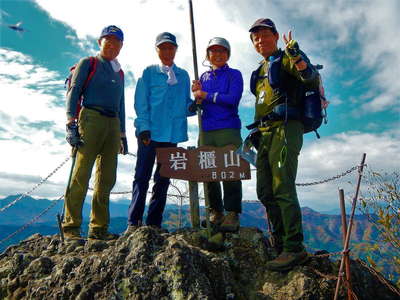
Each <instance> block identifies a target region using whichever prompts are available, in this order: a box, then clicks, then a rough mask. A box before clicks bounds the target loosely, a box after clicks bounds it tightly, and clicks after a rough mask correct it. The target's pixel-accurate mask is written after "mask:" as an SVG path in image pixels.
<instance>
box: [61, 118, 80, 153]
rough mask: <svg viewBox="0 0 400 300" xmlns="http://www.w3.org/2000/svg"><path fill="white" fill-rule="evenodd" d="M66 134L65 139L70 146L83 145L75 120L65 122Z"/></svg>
mask: <svg viewBox="0 0 400 300" xmlns="http://www.w3.org/2000/svg"><path fill="white" fill-rule="evenodd" d="M66 130H67V136H66V137H65V139H66V140H67V142H68V143H69V144H70V145H71V146H72V147H77V148H79V147H80V146H82V145H83V141H82V139H81V136H80V135H79V130H78V124H76V122H72V123H69V124H67V126H66Z"/></svg>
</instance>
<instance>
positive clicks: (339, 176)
mask: <svg viewBox="0 0 400 300" xmlns="http://www.w3.org/2000/svg"><path fill="white" fill-rule="evenodd" d="M364 166H366V165H364ZM359 167H360V166H354V167H352V168H350V169H348V170H347V171H344V172H343V173H341V174H338V175H336V176H333V177H330V178H327V179H323V180H320V181H314V182H309V183H296V185H297V186H310V185H317V184H322V183H327V182H329V181H333V180H337V179H339V178H341V177H344V176H346V175H348V174H350V173H352V172H354V171H355V170H358V168H359Z"/></svg>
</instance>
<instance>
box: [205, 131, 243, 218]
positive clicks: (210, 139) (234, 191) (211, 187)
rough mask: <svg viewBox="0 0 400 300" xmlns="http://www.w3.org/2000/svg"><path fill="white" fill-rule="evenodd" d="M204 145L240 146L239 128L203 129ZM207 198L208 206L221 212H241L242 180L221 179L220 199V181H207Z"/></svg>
mask: <svg viewBox="0 0 400 300" xmlns="http://www.w3.org/2000/svg"><path fill="white" fill-rule="evenodd" d="M203 137H204V145H205V146H214V147H224V146H227V145H231V144H232V145H235V146H237V147H239V146H240V144H241V142H242V138H241V136H240V129H232V128H226V129H219V130H212V131H204V132H203ZM205 184H206V185H207V186H208V199H210V208H212V209H215V210H217V211H220V212H223V211H224V208H225V210H226V211H234V212H237V213H241V212H242V182H241V181H240V180H238V181H223V182H222V186H223V188H224V197H223V201H222V192H221V184H220V182H207V183H205Z"/></svg>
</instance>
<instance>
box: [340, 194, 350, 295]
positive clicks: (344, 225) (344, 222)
mask: <svg viewBox="0 0 400 300" xmlns="http://www.w3.org/2000/svg"><path fill="white" fill-rule="evenodd" d="M339 200H340V212H341V215H342V232H343V246H344V244H345V242H346V235H347V220H346V205H345V202H344V191H343V189H340V190H339ZM344 263H345V270H346V280H347V283H348V285H347V299H348V300H352V299H353V295H352V286H351V272H350V258H349V254H348V253H346V254H345V262H344Z"/></svg>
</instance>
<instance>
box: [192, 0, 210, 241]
mask: <svg viewBox="0 0 400 300" xmlns="http://www.w3.org/2000/svg"><path fill="white" fill-rule="evenodd" d="M189 14H190V29H191V34H192V53H193V68H194V79H195V80H199V71H198V68H197V52H196V35H195V31H194V17H193V4H192V0H189ZM197 119H198V122H199V146H203V145H204V134H203V125H202V122H201V110H200V108H198V109H197ZM189 188H190V184H189ZM203 190H204V205H205V208H206V209H205V213H206V224H207V236H208V238H210V237H211V224H210V214H209V209H210V201H209V199H208V186H207V185H206V183H205V182H203ZM189 193H190V191H189ZM190 195H192V193H190Z"/></svg>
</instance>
